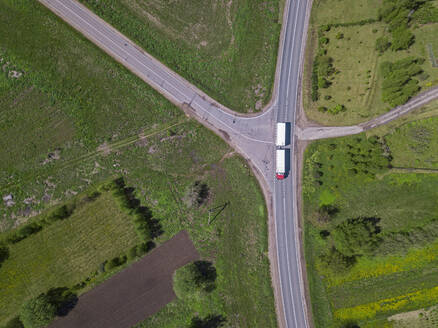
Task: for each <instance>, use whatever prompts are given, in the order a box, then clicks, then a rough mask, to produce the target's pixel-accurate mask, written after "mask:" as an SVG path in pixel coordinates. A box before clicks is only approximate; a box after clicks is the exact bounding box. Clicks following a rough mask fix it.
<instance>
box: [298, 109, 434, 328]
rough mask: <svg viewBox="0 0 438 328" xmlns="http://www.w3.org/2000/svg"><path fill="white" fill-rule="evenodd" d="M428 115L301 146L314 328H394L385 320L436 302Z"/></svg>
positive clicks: (431, 143) (431, 112)
mask: <svg viewBox="0 0 438 328" xmlns="http://www.w3.org/2000/svg"><path fill="white" fill-rule="evenodd" d="M435 110H436V103H432V104H429V105H428V106H426V108H423V109H420V110H417V111H416V112H414V113H412V114H411V115H410V116H408V117H407V118H403V119H399V120H397V121H395V122H392V123H391V124H390V125H389V126H387V127H383V128H380V129H377V130H376V131H375V132H376V133H375V134H374V133H373V130H370V131H368V132H367V134H366V135H365V134H360V135H357V136H351V137H344V138H338V139H330V140H321V141H318V142H314V143H312V144H311V145H310V146H309V147H308V149H307V151H306V157H305V169H304V176H303V178H304V186H303V200H304V218H305V238H304V239H305V252H306V259H307V266H308V279H309V286H310V291H311V298H312V307H313V315H314V321H315V325H316V327H344V326H345V327H346V326H347V324H352V323H355V324H357V325H358V326H360V327H361V328H362V327H393V326H394V327H398V326H397V325H396V321H394V320H391V321H388V318H389V317H391V316H392V315H395V314H397V313H403V312H408V311H413V310H419V309H423V308H428V307H431V306H434V305H435V304H437V303H438V300H437V297H436V287H437V286H438V280H437V278H436V266H437V263H438V262H437V260H438V258H437V257H436V254H437V252H436V250H437V245H438V244H437V240H438V221H437V220H438V212H437V207H436V201H435V200H436V198H437V197H438V194H437V190H438V188H437V185H438V175H437V172H438V171H436V170H434V169H433V167H434V166H433V163H434V162H433V158H432V159H431V156H432V157H433V154H434V153H435V152H436V151H435V148H436V145H435V141H434V138H435V135H434V133H435V131H436V130H437V126H438V120H437V119H436V118H434V117H427V116H428V115H434V113H435V112H434V111H435ZM416 115H417V116H416ZM419 117H423V118H422V119H418V118H419ZM419 131H420V132H419ZM423 131H426V132H424V133H423ZM427 131H429V133H428V132H427ZM423 136H426V137H428V136H430V138H425V139H423ZM421 147H426V148H421ZM424 149H427V151H424V152H423V150H424ZM364 222H366V225H365V224H364V225H363V226H361V225H360V224H363V223H364ZM348 229H349V230H348ZM354 229H356V230H354ZM358 229H365V230H358ZM349 231H351V233H352V235H351V236H353V237H349V235H348V234H349V233H350V232H349ZM354 231H362V232H361V233H360V236H361V237H360V238H359V237H358V235H354Z"/></svg>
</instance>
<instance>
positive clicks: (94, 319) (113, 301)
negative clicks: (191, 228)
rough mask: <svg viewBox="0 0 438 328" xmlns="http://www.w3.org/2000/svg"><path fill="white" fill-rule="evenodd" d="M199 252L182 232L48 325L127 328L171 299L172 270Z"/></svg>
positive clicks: (63, 327) (172, 297) (72, 327)
mask: <svg viewBox="0 0 438 328" xmlns="http://www.w3.org/2000/svg"><path fill="white" fill-rule="evenodd" d="M198 259H199V254H198V252H197V250H196V249H195V247H194V245H193V243H192V241H191V240H190V237H189V235H188V233H187V232H186V231H181V232H179V233H178V234H177V235H175V236H174V237H173V238H172V239H170V240H169V241H167V242H165V243H164V244H163V245H161V246H160V247H158V248H157V249H155V250H153V251H152V252H151V253H150V254H149V255H147V256H145V257H144V258H143V259H141V260H140V261H138V262H136V263H134V264H133V265H131V266H130V267H128V268H127V269H125V270H123V271H121V272H120V273H118V274H116V275H115V276H114V277H112V278H111V279H109V280H107V281H105V282H104V283H102V284H101V285H99V286H97V287H96V288H94V289H92V290H91V291H89V292H88V293H86V294H84V295H82V296H81V297H80V298H79V302H78V304H77V305H76V307H75V308H74V309H73V310H72V311H71V312H70V313H69V314H68V315H67V316H66V317H63V318H58V319H56V320H55V321H54V322H53V323H52V324H51V325H50V326H49V327H50V328H78V327H81V328H109V327H111V328H129V327H132V326H133V325H135V324H136V323H138V322H140V321H142V320H144V319H145V318H147V317H148V316H150V315H152V314H154V313H155V312H157V311H158V310H160V309H161V308H162V307H164V306H165V305H166V304H167V303H169V302H170V301H172V300H173V299H174V298H175V294H174V292H173V288H172V274H173V272H174V271H175V270H176V269H177V268H179V267H181V266H183V265H185V264H187V263H190V262H192V261H195V260H198Z"/></svg>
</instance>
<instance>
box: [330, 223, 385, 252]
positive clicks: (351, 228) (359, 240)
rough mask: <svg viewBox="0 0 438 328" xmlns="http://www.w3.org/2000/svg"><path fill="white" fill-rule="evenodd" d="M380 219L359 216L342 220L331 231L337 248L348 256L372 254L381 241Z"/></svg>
mask: <svg viewBox="0 0 438 328" xmlns="http://www.w3.org/2000/svg"><path fill="white" fill-rule="evenodd" d="M378 221H379V220H378V219H375V218H357V219H349V220H347V221H344V222H342V223H341V224H339V225H338V226H337V227H336V228H335V229H334V230H333V231H332V232H331V236H332V239H333V243H334V245H335V247H336V249H337V250H338V251H339V252H341V253H342V254H343V255H344V256H348V257H351V256H360V255H365V254H370V253H371V252H372V251H373V250H374V249H375V248H376V246H377V245H378V243H379V241H380V239H379V237H378V234H379V232H380V228H379V227H378V226H377V222H378Z"/></svg>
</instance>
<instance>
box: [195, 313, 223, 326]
mask: <svg viewBox="0 0 438 328" xmlns="http://www.w3.org/2000/svg"><path fill="white" fill-rule="evenodd" d="M225 321H226V319H225V317H224V316H222V315H214V314H210V315H208V316H206V317H205V318H204V319H201V318H199V317H195V318H192V322H191V324H190V328H219V327H222V326H223V324H224V323H225Z"/></svg>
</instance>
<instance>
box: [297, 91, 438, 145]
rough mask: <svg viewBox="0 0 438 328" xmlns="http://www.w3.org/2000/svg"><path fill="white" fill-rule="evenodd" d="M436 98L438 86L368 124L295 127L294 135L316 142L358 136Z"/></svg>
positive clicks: (437, 96)
mask: <svg viewBox="0 0 438 328" xmlns="http://www.w3.org/2000/svg"><path fill="white" fill-rule="evenodd" d="M437 98H438V86H437V87H433V88H431V89H429V90H427V91H425V92H423V93H421V94H419V95H417V96H415V97H413V98H412V99H411V100H409V101H408V102H407V103H406V104H404V105H401V106H398V107H395V108H394V109H392V110H390V111H389V112H387V113H385V114H383V115H381V116H379V117H376V118H374V119H372V120H369V121H368V122H365V123H361V124H358V125H352V126H312V127H302V128H300V127H297V129H296V135H297V137H298V139H300V140H317V139H325V138H335V137H342V136H348V135H352V134H358V133H361V132H363V131H366V130H369V129H373V128H375V127H378V126H380V125H383V124H386V123H388V122H391V121H393V120H395V119H397V118H399V117H400V116H403V115H405V114H407V113H409V112H410V111H412V110H414V109H417V108H419V107H421V106H424V105H426V104H427V103H428V102H430V101H432V100H434V99H437Z"/></svg>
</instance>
